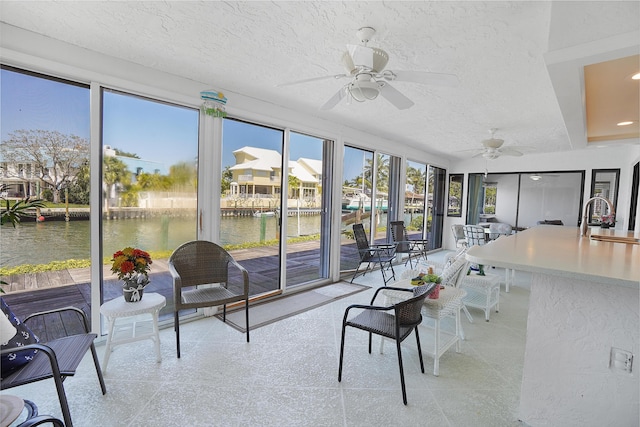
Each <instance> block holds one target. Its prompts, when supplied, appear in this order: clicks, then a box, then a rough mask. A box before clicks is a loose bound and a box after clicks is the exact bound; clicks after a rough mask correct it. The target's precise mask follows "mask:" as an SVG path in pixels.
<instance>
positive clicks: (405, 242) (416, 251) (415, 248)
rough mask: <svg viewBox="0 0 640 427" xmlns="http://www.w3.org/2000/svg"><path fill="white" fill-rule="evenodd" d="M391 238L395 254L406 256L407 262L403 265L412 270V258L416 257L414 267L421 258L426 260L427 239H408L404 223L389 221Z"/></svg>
mask: <svg viewBox="0 0 640 427" xmlns="http://www.w3.org/2000/svg"><path fill="white" fill-rule="evenodd" d="M389 225H390V227H391V238H392V239H393V243H394V244H395V246H396V248H395V250H396V254H407V260H406V261H405V262H404V265H407V262H408V263H409V267H410V268H413V263H412V257H413V256H415V257H416V265H417V263H418V261H419V260H420V258H421V257H424V259H425V260H426V259H427V244H428V243H429V241H428V240H427V239H409V235H408V233H407V228H406V227H405V225H404V221H391V222H390V223H389Z"/></svg>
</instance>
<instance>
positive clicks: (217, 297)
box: [169, 240, 249, 358]
mask: <svg viewBox="0 0 640 427" xmlns="http://www.w3.org/2000/svg"><path fill="white" fill-rule="evenodd" d="M231 267H234V268H233V269H232V268H231ZM230 270H235V271H233V272H234V273H236V274H238V275H239V276H241V278H238V281H239V282H241V283H242V285H241V286H229V277H230V274H229V273H230ZM169 272H170V273H171V276H172V277H173V296H174V302H175V307H174V329H175V331H176V352H177V355H178V358H179V357H180V316H179V315H178V313H179V311H180V310H184V309H192V308H202V307H215V306H220V305H221V306H222V321H223V322H226V320H227V317H226V315H227V304H229V303H232V302H239V301H244V309H245V321H246V326H247V329H246V331H247V332H246V334H247V342H249V273H248V272H247V270H246V269H245V268H244V267H243V266H241V265H240V264H239V263H238V262H237V261H236V260H235V259H233V257H232V256H231V255H230V254H229V253H228V252H227V251H226V250H224V249H223V248H222V247H221V246H218V245H217V244H215V243H213V242H209V241H206V240H194V241H191V242H187V243H184V244H183V245H181V246H179V247H178V248H177V249H176V250H175V251H173V253H172V254H171V257H170V258H169ZM232 277H233V276H232ZM203 285H210V286H203Z"/></svg>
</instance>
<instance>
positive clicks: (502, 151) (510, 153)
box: [500, 147, 522, 157]
mask: <svg viewBox="0 0 640 427" xmlns="http://www.w3.org/2000/svg"><path fill="white" fill-rule="evenodd" d="M500 154H504V155H505V156H515V157H520V156H522V152H520V151H518V150H516V149H515V148H511V147H504V148H501V149H500Z"/></svg>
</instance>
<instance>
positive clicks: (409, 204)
mask: <svg viewBox="0 0 640 427" xmlns="http://www.w3.org/2000/svg"><path fill="white" fill-rule="evenodd" d="M426 183H427V165H426V164H424V163H418V162H412V161H407V179H406V183H405V192H404V217H403V218H402V219H403V220H404V225H405V227H406V229H407V233H408V234H409V236H410V238H412V239H422V238H423V230H424V220H425V218H424V212H425V205H426V203H425V202H426V197H425V196H426V194H427V186H426Z"/></svg>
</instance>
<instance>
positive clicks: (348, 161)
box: [340, 146, 373, 271]
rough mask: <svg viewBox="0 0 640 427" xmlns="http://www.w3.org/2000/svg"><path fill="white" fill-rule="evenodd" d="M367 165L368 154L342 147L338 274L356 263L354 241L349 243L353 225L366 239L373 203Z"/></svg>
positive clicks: (367, 152)
mask: <svg viewBox="0 0 640 427" xmlns="http://www.w3.org/2000/svg"><path fill="white" fill-rule="evenodd" d="M367 165H369V166H367ZM371 165H373V153H372V152H371V151H366V150H361V149H359V148H355V147H349V146H345V147H344V167H343V175H342V221H341V232H340V242H341V245H340V271H346V270H355V268H356V267H357V265H358V262H359V260H360V257H359V255H358V249H357V248H356V244H355V240H353V230H352V227H353V224H360V223H361V224H363V225H364V229H365V230H366V232H367V234H368V235H369V236H370V234H369V233H370V230H371V210H372V204H373V202H372V198H371V196H372V191H371V190H372V188H373V182H372V180H371V176H372V175H371V170H372V166H371Z"/></svg>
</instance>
